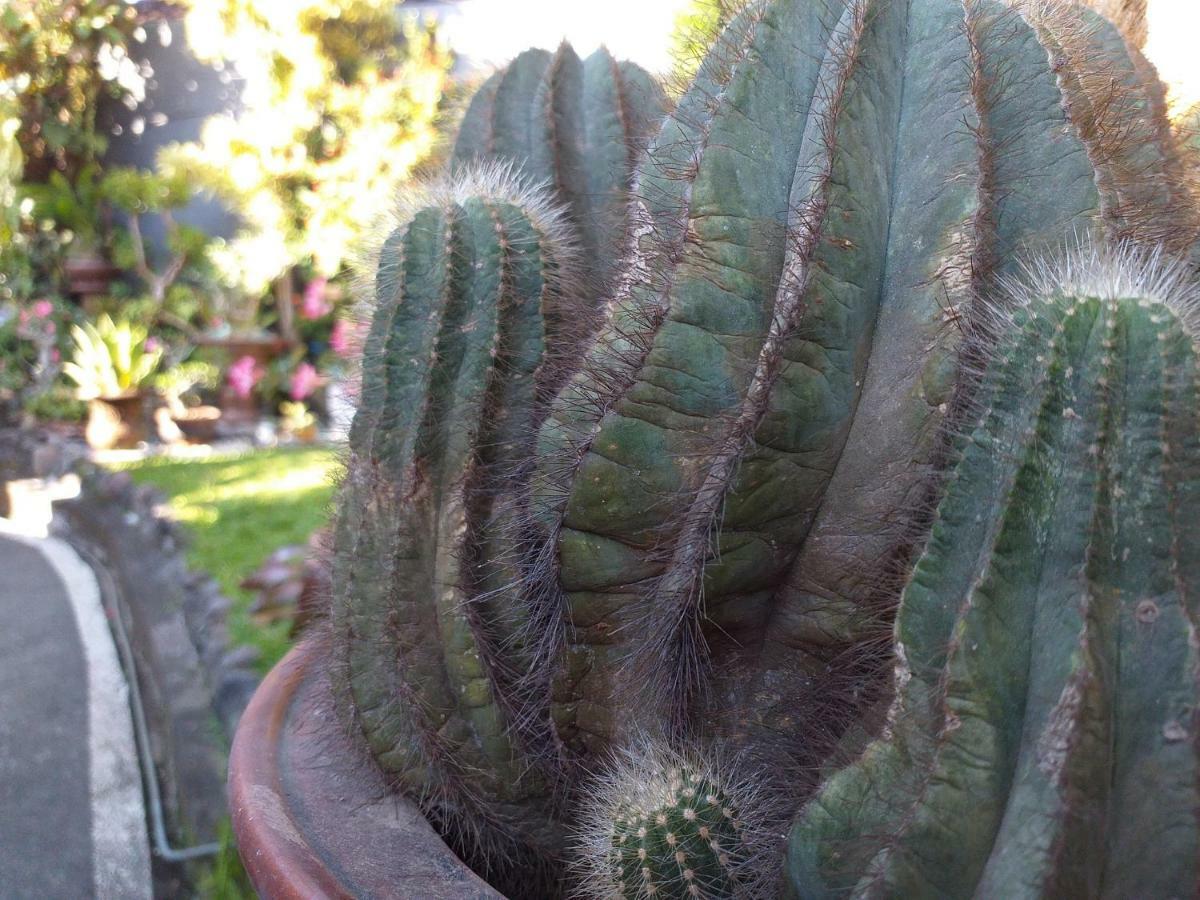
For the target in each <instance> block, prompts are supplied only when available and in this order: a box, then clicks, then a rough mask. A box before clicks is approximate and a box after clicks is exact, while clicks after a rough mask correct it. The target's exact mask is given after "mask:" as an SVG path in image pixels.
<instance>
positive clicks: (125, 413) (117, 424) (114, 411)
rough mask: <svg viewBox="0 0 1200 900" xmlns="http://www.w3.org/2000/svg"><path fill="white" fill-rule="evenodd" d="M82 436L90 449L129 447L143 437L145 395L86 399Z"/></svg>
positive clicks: (144, 437) (136, 443)
mask: <svg viewBox="0 0 1200 900" xmlns="http://www.w3.org/2000/svg"><path fill="white" fill-rule="evenodd" d="M84 437H85V438H86V439H87V443H88V446H89V447H91V448H92V449H93V450H112V449H114V448H120V449H132V448H133V447H136V446H137V445H138V444H140V443H141V442H142V441H144V440H146V437H147V429H146V397H145V395H144V394H142V393H136V394H127V395H126V396H124V397H97V398H95V399H93V400H89V401H88V419H87V427H86V428H85V429H84Z"/></svg>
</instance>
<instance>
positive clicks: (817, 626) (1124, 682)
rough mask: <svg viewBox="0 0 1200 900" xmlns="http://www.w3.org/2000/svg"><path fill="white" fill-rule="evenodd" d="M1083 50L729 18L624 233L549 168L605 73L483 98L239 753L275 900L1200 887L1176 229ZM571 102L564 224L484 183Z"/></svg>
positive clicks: (809, 5)
mask: <svg viewBox="0 0 1200 900" xmlns="http://www.w3.org/2000/svg"><path fill="white" fill-rule="evenodd" d="M1077 16H1082V13H1079V12H1078V11H1077V10H1076V9H1074V8H1071V9H1068V8H1067V7H1065V6H1061V5H1059V4H1039V3H1029V4H1024V3H1022V4H1018V5H1017V9H1012V8H1010V7H1009V6H1008V5H1006V4H962V3H958V2H955V0H910V2H907V3H886V2H880V3H871V2H846V3H844V4H830V3H828V2H827V0H766V2H763V3H758V4H752V5H749V6H746V7H745V8H744V9H743V10H742V11H740V12H739V13H738V14H737V15H736V17H735V19H734V21H733V22H732V23H731V24H730V25H729V26H728V28H727V29H726V31H725V32H724V33H723V34H722V35H721V36H720V38H719V39H718V40H717V43H716V46H715V47H714V48H713V49H712V50H711V51H710V55H709V56H708V58H707V59H705V61H704V63H703V64H702V65H701V66H700V68H699V70H698V73H697V75H696V79H695V81H694V82H693V84H692V85H691V86H690V87H689V88H688V89H687V90H686V91H685V93H684V94H683V96H682V97H681V98H680V99H679V102H678V104H677V106H676V111H675V112H674V113H673V114H671V115H670V116H669V117H668V118H667V120H666V121H665V122H663V123H662V126H661V128H660V129H659V130H658V131H657V134H658V137H657V138H656V139H654V140H653V141H652V142H651V146H650V149H649V152H648V153H647V154H646V155H645V156H643V157H642V158H641V159H642V161H641V162H640V163H639V166H640V171H639V172H638V175H637V177H636V178H635V179H634V180H633V183H634V185H636V187H635V190H637V191H638V196H637V198H636V202H635V203H634V204H632V208H631V209H629V210H626V209H625V208H623V207H622V206H621V205H620V202H621V201H620V200H613V203H614V204H615V206H614V207H613V208H608V209H605V208H603V206H601V208H600V209H596V208H593V209H591V210H588V209H587V207H586V204H588V203H590V202H593V201H595V200H597V199H598V198H599V195H598V194H597V193H596V192H594V191H590V190H588V189H587V186H588V185H590V184H593V183H594V182H595V178H596V177H597V175H598V174H599V173H600V172H602V171H604V169H603V166H602V165H601V161H600V160H592V159H590V158H588V154H589V153H590V152H592V151H591V150H589V149H588V147H589V146H592V147H594V146H597V145H595V144H594V143H591V144H589V142H586V141H580V142H579V143H578V144H577V145H576V146H579V147H582V148H584V149H583V150H582V151H581V152H582V154H583V157H584V158H583V159H582V161H580V160H578V159H575V158H571V157H568V158H567V161H568V163H569V165H570V168H567V167H566V166H564V164H563V161H562V160H563V157H562V156H561V155H559V156H556V154H555V153H554V152H553V150H554V149H555V148H557V147H560V146H562V145H563V144H564V143H565V144H569V142H570V141H571V139H572V137H575V135H573V134H572V133H571V131H570V129H571V128H572V127H573V123H580V122H581V121H582V120H583V119H585V118H586V114H585V112H583V111H581V110H582V106H583V104H582V102H581V100H580V99H579V98H580V96H581V95H582V96H587V97H592V96H596V94H595V93H593V92H592V91H590V90H588V87H594V84H593V83H592V82H590V81H589V78H596V77H599V78H606V77H608V73H611V72H613V71H614V70H615V69H616V67H614V66H611V65H599V66H594V67H593V66H586V67H585V66H584V65H583V64H582V61H580V60H579V59H578V57H576V56H575V55H574V54H573V52H572V51H571V50H570V48H569V47H565V46H564V47H563V48H562V49H560V50H559V51H558V54H557V56H552V55H551V54H548V53H544V52H541V51H531V52H530V53H528V54H525V55H524V56H522V57H521V58H518V60H517V61H516V62H514V63H513V65H512V66H511V67H510V68H509V69H508V70H507V71H506V72H503V73H500V74H499V75H498V76H496V77H495V78H494V79H493V81H492V82H490V88H485V89H484V90H483V91H482V92H481V93H480V95H479V97H478V100H477V102H475V103H473V104H472V105H471V107H470V108H469V109H468V111H467V113H466V116H465V118H464V124H463V127H462V130H461V132H460V135H459V139H458V144H457V145H456V147H455V159H454V162H453V165H452V167H451V173H450V175H449V177H448V178H447V182H446V184H444V185H443V186H441V187H440V188H438V189H432V190H431V191H430V193H429V194H428V195H426V196H425V197H422V198H419V199H417V200H416V202H414V203H413V206H414V208H415V212H414V213H413V214H412V215H411V216H410V217H409V218H408V219H407V220H406V221H405V222H404V223H403V224H402V226H401V227H400V228H399V229H398V230H397V232H396V235H397V238H396V239H395V240H389V241H388V243H386V244H385V245H384V247H383V250H382V252H381V254H380V257H379V267H378V282H377V284H378V290H377V297H378V298H379V300H378V303H377V305H376V307H375V312H374V323H373V327H372V330H371V339H370V341H369V342H368V346H367V350H366V352H365V357H366V358H365V359H364V363H363V381H362V390H361V394H360V397H361V399H360V404H359V410H358V413H357V418H356V421H355V427H354V428H353V429H352V430H351V436H350V441H349V448H348V454H347V468H346V476H345V479H344V481H343V487H342V491H341V494H340V497H339V503H338V509H339V511H338V515H337V520H336V522H335V526H334V532H335V538H334V551H333V557H334V562H333V574H332V590H331V603H330V610H329V615H328V623H327V627H325V628H324V629H322V630H315V631H310V632H309V634H310V637H308V638H307V639H306V640H305V641H304V642H303V643H302V644H300V645H299V646H298V647H297V648H295V649H294V650H293V651H292V653H291V654H290V655H289V657H288V658H286V659H285V660H284V661H283V662H282V663H280V665H279V666H277V667H276V668H275V669H274V670H273V671H272V673H271V674H270V675H269V676H268V677H267V678H266V679H265V680H264V682H263V684H262V686H261V688H260V689H259V692H258V693H257V694H256V696H255V698H254V700H253V701H252V703H251V705H250V707H249V708H248V709H247V711H246V713H245V715H244V717H243V718H242V720H241V725H240V727H239V730H238V734H237V737H236V738H235V742H234V747H233V750H232V753H231V759H230V796H231V806H232V815H233V822H234V827H235V830H236V832H237V836H238V843H239V848H240V850H241V853H242V856H243V859H244V861H245V863H246V867H247V870H248V872H249V874H250V876H251V878H252V880H253V881H254V883H255V886H256V887H257V888H258V890H259V891H260V893H261V894H262V895H263V896H266V897H269V898H283V897H288V898H290V897H306V898H308V897H344V896H380V897H414V896H420V897H435V898H436V897H468V896H469V897H494V896H495V894H494V893H493V892H492V891H491V889H489V888H488V887H485V886H483V885H481V884H479V883H478V880H477V879H474V876H473V875H472V873H471V871H469V870H467V869H466V867H465V865H464V863H470V864H471V866H472V868H473V870H474V872H476V873H479V874H481V875H483V876H484V877H487V878H488V880H489V881H490V883H491V885H492V887H493V888H495V889H496V890H498V891H504V892H507V893H508V894H509V895H510V896H513V897H521V898H541V897H546V898H553V897H561V896H577V897H606V898H615V897H640V898H644V897H673V898H686V897H695V896H702V897H708V898H740V897H746V898H767V897H776V896H786V897H843V896H873V897H923V896H931V895H937V896H952V897H969V896H1005V895H1008V894H1012V893H1016V894H1019V895H1021V896H1028V897H1042V896H1072V897H1074V896H1081V897H1082V896H1097V895H1102V894H1103V895H1112V896H1177V895H1190V894H1192V893H1194V892H1195V887H1196V884H1197V878H1198V875H1200V854H1198V853H1197V848H1200V822H1198V821H1197V818H1196V815H1195V811H1196V808H1197V804H1198V798H1200V794H1198V787H1197V785H1198V783H1200V779H1198V777H1197V776H1198V773H1200V757H1198V756H1197V750H1196V747H1197V730H1198V728H1200V725H1198V723H1197V717H1196V709H1197V705H1198V703H1200V688H1198V685H1197V680H1196V672H1197V670H1198V668H1200V648H1198V647H1197V642H1196V609H1195V596H1196V594H1197V590H1198V586H1200V565H1198V561H1200V529H1197V527H1196V523H1197V522H1200V413H1198V411H1197V404H1196V396H1197V393H1196V392H1197V385H1198V384H1200V341H1198V338H1200V335H1198V334H1197V326H1196V321H1195V302H1196V300H1195V297H1196V293H1195V291H1196V285H1195V279H1196V274H1195V272H1194V270H1193V269H1192V268H1191V266H1190V265H1188V264H1187V262H1185V261H1183V260H1180V261H1178V262H1170V261H1169V260H1170V259H1171V257H1172V255H1174V254H1178V255H1179V256H1183V255H1184V254H1185V253H1187V252H1189V251H1194V249H1195V247H1196V245H1197V242H1198V239H1200V221H1198V218H1200V217H1198V216H1197V211H1196V210H1195V209H1194V207H1192V206H1188V205H1186V204H1183V203H1180V202H1179V199H1180V195H1182V196H1183V197H1186V196H1187V192H1186V188H1187V185H1185V184H1180V183H1179V182H1178V181H1176V180H1173V178H1174V177H1175V176H1173V174H1172V173H1173V172H1175V171H1176V170H1175V157H1174V155H1173V154H1168V153H1165V152H1164V153H1163V155H1162V156H1161V157H1152V156H1151V155H1150V154H1147V153H1146V150H1147V146H1148V145H1149V144H1151V143H1152V142H1153V141H1156V140H1160V139H1161V140H1163V141H1167V140H1169V138H1167V137H1166V136H1165V135H1166V134H1168V130H1167V127H1166V122H1165V120H1164V119H1163V118H1162V116H1161V112H1160V110H1161V103H1158V102H1156V101H1158V100H1161V90H1160V87H1159V86H1158V85H1157V84H1156V83H1153V82H1150V81H1148V80H1147V79H1145V78H1144V76H1143V74H1142V70H1141V69H1140V68H1139V65H1138V60H1137V59H1136V58H1131V55H1130V54H1129V52H1128V51H1127V50H1126V47H1125V44H1124V43H1123V42H1122V40H1121V39H1120V36H1119V35H1118V34H1116V32H1115V31H1114V30H1113V29H1112V28H1111V27H1108V26H1105V25H1104V23H1103V22H1101V21H1099V20H1093V19H1090V18H1082V19H1081V18H1077ZM597 61H598V62H602V63H607V62H608V61H607V60H604V59H603V57H599V59H598V60H597ZM963 61H967V63H968V64H967V65H960V64H959V63H961V62H963ZM617 71H619V70H617ZM581 82H582V84H581ZM612 93H614V94H617V95H618V96H623V95H624V94H625V92H623V91H613V92H612ZM498 98H503V102H502V103H501V102H500V100H499V99H498ZM522 104H527V105H522ZM546 109H554V110H557V109H576V110H577V111H579V116H578V117H577V118H575V119H573V118H572V117H570V116H563V117H562V119H561V120H556V127H555V128H554V129H547V130H546V131H547V132H549V134H548V135H545V134H543V135H538V136H534V137H533V138H532V142H533V144H534V146H533V147H532V149H531V151H530V153H529V156H528V157H527V158H519V159H518V160H517V163H518V164H520V165H522V166H523V171H524V174H525V176H526V177H527V178H528V179H529V180H530V181H534V182H537V183H543V184H548V185H551V186H553V187H552V188H551V189H550V190H551V191H552V190H554V189H557V190H560V191H562V193H561V194H558V195H557V196H550V195H549V194H550V191H543V190H531V189H529V187H528V184H527V183H525V182H517V183H512V182H507V181H505V180H504V179H503V178H500V179H497V178H496V173H495V169H494V168H487V167H486V166H485V167H484V168H483V169H482V170H480V169H478V168H472V167H471V166H470V165H469V163H470V162H471V161H476V162H478V161H481V160H482V161H483V162H485V163H486V162H488V161H490V154H491V153H492V152H493V150H494V148H496V147H498V146H505V147H512V146H528V143H525V144H522V143H520V141H523V140H527V138H528V129H527V127H525V126H527V123H528V122H529V121H530V119H529V117H528V116H523V115H519V114H518V113H522V112H526V111H528V112H530V113H532V114H535V115H536V114H538V113H540V112H541V111H544V110H546ZM1114 110H1116V111H1118V112H1117V113H1115V114H1114ZM619 111H620V112H621V113H626V114H622V115H614V114H612V113H611V112H608V111H605V110H604V109H603V107H602V106H601V107H600V108H599V109H597V108H591V109H589V110H588V111H587V112H588V113H590V115H592V116H594V118H593V119H592V120H591V122H590V123H589V125H590V124H595V125H599V123H601V122H619V123H625V122H628V121H629V120H630V119H631V116H629V115H628V114H627V113H628V111H627V110H625V109H623V108H622V109H621V110H619ZM964 121H967V122H968V127H966V128H964V127H963V122H964ZM513 123H517V124H518V125H519V126H520V127H514V124H513ZM748 123H753V126H754V127H747V124H748ZM578 127H584V126H583V125H582V124H579V125H578ZM560 142H563V143H560ZM629 156H630V157H631V158H632V156H633V154H629ZM464 157H466V158H465V159H464ZM609 158H610V159H611V156H610V157H609ZM1135 164H1136V165H1135ZM578 173H582V174H578ZM607 174H608V175H609V176H610V181H609V183H611V184H616V185H622V184H628V183H629V182H628V180H626V179H625V178H624V175H625V173H623V172H615V173H614V172H608V173H607ZM1160 187H1161V188H1163V190H1162V191H1161V192H1160V191H1158V190H1157V189H1158V188H1160ZM1148 188H1149V189H1148ZM1174 188H1178V189H1179V191H1178V194H1175V193H1173V190H1172V189H1174ZM614 193H617V194H619V193H620V192H619V191H618V192H614ZM564 195H565V196H564ZM1126 199H1127V200H1128V206H1123V205H1122V206H1121V208H1120V209H1117V208H1116V206H1117V205H1120V202H1119V201H1125V200H1126ZM555 201H557V202H555ZM571 204H576V205H575V206H574V208H572V206H571ZM581 207H582V208H583V211H585V212H588V213H589V214H587V215H580V214H578V213H579V211H580V208H581ZM559 208H566V209H568V210H572V213H575V214H570V215H569V217H568V216H560V215H558V214H556V213H554V212H553V210H555V209H559ZM626 212H628V213H629V214H628V215H626ZM605 213H612V214H615V219H616V221H617V223H618V225H617V227H616V228H615V229H612V230H611V231H610V230H607V229H603V228H601V227H599V226H601V225H602V223H604V222H605V221H607V219H606V218H605V216H604V214H605ZM588 228H594V229H595V230H594V231H593V232H592V233H591V234H586V233H585V234H584V235H583V236H581V235H580V233H579V232H580V231H583V230H584V229H588ZM1072 233H1075V234H1079V233H1087V234H1094V235H1095V238H1094V243H1093V242H1092V240H1091V239H1089V240H1088V241H1082V242H1080V246H1078V247H1077V248H1076V249H1075V250H1073V251H1070V252H1069V253H1067V254H1065V255H1064V254H1062V252H1061V251H1060V250H1058V248H1060V247H1061V246H1062V243H1063V242H1064V241H1066V240H1070V236H1071V235H1072ZM516 235H520V236H521V240H519V241H517V240H514V239H513V238H514V236H516ZM585 237H586V238H587V239H584V238H585ZM626 238H628V241H626ZM1077 240H1078V239H1077ZM609 241H611V242H612V243H611V244H608V242H609ZM1135 242H1141V243H1144V244H1150V245H1151V246H1150V248H1149V249H1147V248H1146V247H1139V246H1138V244H1137V243H1135ZM614 247H615V249H616V251H620V250H622V249H625V248H628V250H629V254H628V256H625V257H621V256H617V255H609V254H610V253H612V252H613V251H614ZM1030 253H1032V254H1033V256H1032V259H1033V260H1034V263H1033V264H1032V265H1030V264H1029V259H1030V258H1031V257H1029V256H1027V255H1026V254H1030ZM1056 253H1058V254H1059V255H1058V256H1056V255H1055V254H1056ZM464 259H468V260H470V263H469V264H465V263H464ZM622 259H623V260H624V262H623V263H622V261H621V260H622ZM1185 259H1186V257H1185ZM1022 264H1025V265H1027V268H1026V269H1025V270H1024V274H1021V272H1022V269H1021V266H1022ZM577 267H578V268H577ZM579 268H582V269H583V270H584V271H589V272H604V271H612V270H613V269H622V270H623V271H622V272H620V273H619V275H620V278H619V281H618V284H617V287H616V290H615V291H614V292H609V291H608V290H606V289H605V285H604V284H603V283H602V282H600V283H599V284H597V282H594V281H593V282H589V281H588V280H586V279H582V278H579V277H577V275H578V269H579ZM518 271H520V272H523V273H527V277H521V278H517V277H511V276H512V273H514V272H518ZM1001 276H1006V277H1001ZM597 288H598V289H597ZM568 317H569V318H570V319H571V325H572V326H575V325H578V327H563V324H564V320H566V319H568ZM368 757H369V758H370V760H371V762H370V763H365V759H366V758H368ZM389 790H390V791H391V792H393V794H392V799H393V801H394V802H392V803H389V802H387V800H386V799H384V800H381V799H380V798H381V796H386V794H387V792H388V791H389ZM418 808H419V810H420V813H421V815H418V813H417V810H418ZM422 816H423V818H422ZM435 829H436V832H437V834H440V836H441V838H442V839H443V840H444V843H440V844H439V843H438V842H437V840H436V837H435ZM450 848H453V850H454V852H455V853H456V854H457V856H458V858H459V859H460V860H462V861H463V862H459V863H457V864H456V862H455V860H454V857H452V856H451V855H450V853H451V851H450ZM473 879H474V880H473Z"/></svg>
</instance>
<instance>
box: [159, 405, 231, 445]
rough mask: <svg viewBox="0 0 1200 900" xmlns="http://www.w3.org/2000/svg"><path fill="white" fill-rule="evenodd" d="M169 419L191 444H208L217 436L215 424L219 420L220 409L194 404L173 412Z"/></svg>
mask: <svg viewBox="0 0 1200 900" xmlns="http://www.w3.org/2000/svg"><path fill="white" fill-rule="evenodd" d="M171 421H172V422H174V423H175V425H176V427H177V428H179V430H180V431H182V432H183V436H184V437H185V438H187V440H188V441H189V442H190V443H193V444H210V443H212V442H213V441H214V440H215V439H216V437H217V424H218V423H219V422H220V421H221V410H219V409H217V408H216V407H215V406H194V407H192V408H191V409H187V410H184V411H183V412H182V413H175V414H173V415H172V416H171Z"/></svg>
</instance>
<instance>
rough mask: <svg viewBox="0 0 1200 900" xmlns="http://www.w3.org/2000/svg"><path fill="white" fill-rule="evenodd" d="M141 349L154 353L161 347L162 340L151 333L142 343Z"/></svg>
mask: <svg viewBox="0 0 1200 900" xmlns="http://www.w3.org/2000/svg"><path fill="white" fill-rule="evenodd" d="M142 349H143V350H145V351H146V352H147V353H156V352H157V351H159V350H161V349H162V341H160V340H159V339H158V338H156V337H154V336H153V335H151V336H150V337H148V338H146V342H145V343H144V344H142Z"/></svg>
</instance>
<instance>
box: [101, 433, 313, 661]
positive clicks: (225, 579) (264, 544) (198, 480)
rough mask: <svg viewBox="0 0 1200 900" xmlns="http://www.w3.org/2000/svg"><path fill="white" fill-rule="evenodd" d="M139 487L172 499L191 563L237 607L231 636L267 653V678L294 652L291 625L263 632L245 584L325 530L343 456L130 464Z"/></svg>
mask: <svg viewBox="0 0 1200 900" xmlns="http://www.w3.org/2000/svg"><path fill="white" fill-rule="evenodd" d="M120 468H122V469H125V470H127V471H128V472H129V473H130V474H131V475H132V476H133V480H134V481H135V482H137V483H138V484H150V485H154V486H155V487H157V488H158V489H159V490H161V491H162V492H163V493H164V494H166V495H167V497H168V498H169V500H170V509H171V514H172V515H173V516H174V517H175V518H176V519H178V520H179V521H180V522H181V523H183V525H184V527H185V528H186V529H187V531H188V533H189V535H190V537H191V542H190V546H189V548H188V560H189V562H190V563H191V564H192V566H193V567H194V568H197V569H202V570H204V571H206V572H208V573H209V574H211V575H212V576H213V577H214V578H216V580H217V582H218V583H219V584H220V585H221V588H222V590H223V591H224V592H225V594H226V596H228V597H229V598H230V599H231V600H232V601H233V608H232V609H231V610H230V613H229V635H230V639H231V641H232V642H233V643H234V644H250V645H252V646H255V647H258V648H259V650H260V651H261V653H262V657H261V659H260V660H259V668H260V670H261V671H262V672H266V670H267V669H269V668H270V667H271V666H272V665H274V664H275V662H276V661H277V660H278V659H279V658H280V657H281V656H283V654H284V653H286V652H287V650H288V647H289V646H290V644H289V642H288V638H287V631H288V623H286V622H281V623H277V624H275V625H271V626H266V627H264V626H261V625H258V624H255V623H254V622H252V621H251V620H250V618H249V616H248V614H247V607H248V606H249V605H250V601H251V596H250V595H249V594H248V593H247V592H246V591H243V590H242V589H241V588H240V587H238V582H240V581H241V580H242V578H244V577H245V576H246V575H248V574H249V573H250V572H252V571H254V570H255V569H256V568H258V566H259V565H261V564H262V562H263V560H265V559H266V558H267V556H269V555H270V554H271V553H272V552H273V551H274V550H276V549H278V548H279V547H282V546H284V545H285V544H303V543H304V542H305V541H306V540H307V539H308V536H309V535H310V534H312V532H313V531H315V530H316V529H317V528H319V527H321V525H323V524H324V523H325V522H326V520H327V518H328V514H329V504H330V500H331V498H332V495H333V482H332V476H333V472H334V470H335V469H336V454H335V453H334V451H332V450H328V449H311V448H302V449H301V448H297V449H285V450H261V451H255V452H251V453H246V454H239V455H231V456H211V457H206V458H204V459H171V458H167V457H158V458H154V459H147V460H144V461H142V462H138V463H132V464H127V465H122V466H120Z"/></svg>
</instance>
